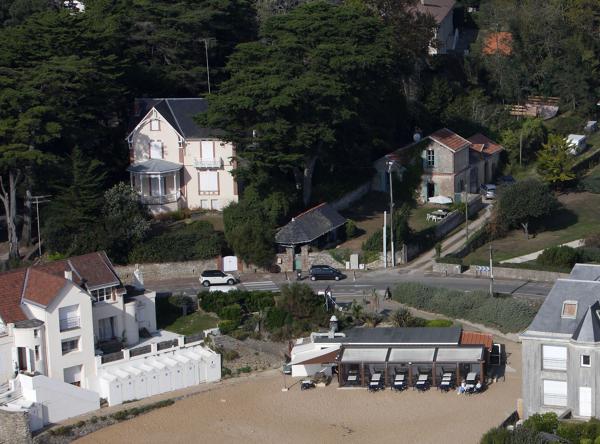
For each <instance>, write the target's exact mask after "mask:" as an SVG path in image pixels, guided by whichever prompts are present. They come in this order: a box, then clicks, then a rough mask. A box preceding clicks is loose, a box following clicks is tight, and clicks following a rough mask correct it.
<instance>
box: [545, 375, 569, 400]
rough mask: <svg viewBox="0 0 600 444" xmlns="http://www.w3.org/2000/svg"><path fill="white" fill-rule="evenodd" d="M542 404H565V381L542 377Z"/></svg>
mask: <svg viewBox="0 0 600 444" xmlns="http://www.w3.org/2000/svg"><path fill="white" fill-rule="evenodd" d="M544 405H555V406H560V407H566V406H567V381H551V380H548V379H544Z"/></svg>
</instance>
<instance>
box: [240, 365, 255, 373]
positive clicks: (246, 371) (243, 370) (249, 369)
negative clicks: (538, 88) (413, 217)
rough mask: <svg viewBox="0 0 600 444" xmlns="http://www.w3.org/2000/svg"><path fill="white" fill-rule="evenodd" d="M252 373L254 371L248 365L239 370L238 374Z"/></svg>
mask: <svg viewBox="0 0 600 444" xmlns="http://www.w3.org/2000/svg"><path fill="white" fill-rule="evenodd" d="M251 371H252V367H250V366H248V365H247V366H245V367H240V368H238V369H237V372H238V373H250V372H251Z"/></svg>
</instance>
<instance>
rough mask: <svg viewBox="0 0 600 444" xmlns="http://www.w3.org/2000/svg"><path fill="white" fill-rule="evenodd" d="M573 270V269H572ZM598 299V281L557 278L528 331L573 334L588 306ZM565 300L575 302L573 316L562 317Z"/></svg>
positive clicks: (599, 290) (599, 295)
mask: <svg viewBox="0 0 600 444" xmlns="http://www.w3.org/2000/svg"><path fill="white" fill-rule="evenodd" d="M574 271H575V270H574ZM599 300H600V282H598V281H585V280H576V279H558V280H557V281H556V282H555V283H554V287H552V290H550V293H549V294H548V296H546V299H545V300H544V303H543V304H542V306H541V307H540V309H539V311H538V313H537V315H536V316H535V318H534V319H533V322H532V323H531V325H530V326H529V327H528V328H527V331H529V332H545V333H558V334H564V335H571V336H572V335H574V334H575V333H576V331H577V329H578V327H579V325H580V324H581V322H582V320H583V318H584V316H585V315H586V313H587V311H588V308H589V307H591V306H593V305H594V304H595V303H596V302H598V301H599ZM565 301H576V302H577V314H576V316H575V318H563V317H561V315H562V308H563V303H564V302H565Z"/></svg>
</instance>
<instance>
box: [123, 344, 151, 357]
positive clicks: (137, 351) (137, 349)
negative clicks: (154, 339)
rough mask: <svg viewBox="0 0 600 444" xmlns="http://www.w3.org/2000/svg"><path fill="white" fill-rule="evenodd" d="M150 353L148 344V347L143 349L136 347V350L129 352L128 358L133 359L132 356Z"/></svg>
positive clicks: (145, 346)
mask: <svg viewBox="0 0 600 444" xmlns="http://www.w3.org/2000/svg"><path fill="white" fill-rule="evenodd" d="M151 351H152V347H151V346H150V344H148V345H144V346H143V347H138V348H134V349H131V350H129V356H131V357H134V356H140V355H145V354H146V353H150V352H151Z"/></svg>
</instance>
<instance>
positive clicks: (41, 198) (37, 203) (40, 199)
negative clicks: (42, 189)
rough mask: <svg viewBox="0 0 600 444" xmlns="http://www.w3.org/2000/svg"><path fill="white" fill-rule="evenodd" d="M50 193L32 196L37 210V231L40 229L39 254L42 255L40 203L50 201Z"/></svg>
mask: <svg viewBox="0 0 600 444" xmlns="http://www.w3.org/2000/svg"><path fill="white" fill-rule="evenodd" d="M49 197H51V196H50V195H49V194H48V195H45V196H31V200H32V201H33V203H34V204H35V212H36V215H37V231H38V254H39V257H42V232H41V231H40V204H41V203H46V202H50V199H48V198H49Z"/></svg>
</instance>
